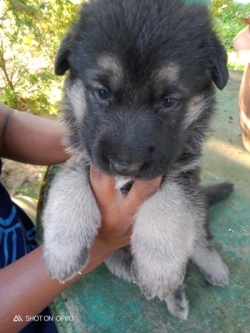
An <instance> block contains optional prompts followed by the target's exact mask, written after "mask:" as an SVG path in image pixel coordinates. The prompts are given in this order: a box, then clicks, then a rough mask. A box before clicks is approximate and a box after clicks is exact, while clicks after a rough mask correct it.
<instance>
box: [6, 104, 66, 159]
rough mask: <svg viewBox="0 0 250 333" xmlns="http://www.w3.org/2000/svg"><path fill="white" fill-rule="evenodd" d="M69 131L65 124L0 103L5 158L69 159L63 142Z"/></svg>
mask: <svg viewBox="0 0 250 333" xmlns="http://www.w3.org/2000/svg"><path fill="white" fill-rule="evenodd" d="M6 120H7V124H6ZM4 126H5V130H4ZM65 134H66V128H65V127H64V126H63V125H62V124H61V123H57V122H56V121H53V120H50V119H46V118H42V117H38V116H34V115H32V114H29V113H27V112H14V111H13V110H11V109H10V108H8V107H7V106H6V105H3V104H0V156H1V157H5V158H10V159H13V160H16V161H19V162H24V163H30V164H38V165H51V164H57V163H62V162H65V161H66V160H67V159H68V158H69V155H68V154H67V153H66V152H65V147H64V146H63V143H62V139H63V137H64V136H65Z"/></svg>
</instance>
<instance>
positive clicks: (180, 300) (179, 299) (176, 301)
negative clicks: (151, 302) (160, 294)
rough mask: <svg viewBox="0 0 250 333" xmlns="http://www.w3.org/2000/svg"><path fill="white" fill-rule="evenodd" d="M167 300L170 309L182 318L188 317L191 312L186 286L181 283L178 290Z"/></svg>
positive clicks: (173, 313)
mask: <svg viewBox="0 0 250 333" xmlns="http://www.w3.org/2000/svg"><path fill="white" fill-rule="evenodd" d="M165 301H166V303H167V307H168V311H169V312H170V313H172V315H174V316H176V317H179V318H180V319H187V317H188V313H189V306H188V299H187V296H186V293H185V290H184V286H183V285H180V286H179V287H178V288H177V289H176V290H174V291H173V292H172V293H171V294H169V295H168V296H167V297H166V298H165Z"/></svg>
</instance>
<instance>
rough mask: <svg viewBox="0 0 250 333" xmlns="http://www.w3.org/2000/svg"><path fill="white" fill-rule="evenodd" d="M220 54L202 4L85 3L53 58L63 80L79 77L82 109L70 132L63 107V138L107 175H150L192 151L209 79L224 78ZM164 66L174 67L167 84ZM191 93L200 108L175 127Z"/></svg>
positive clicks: (209, 99) (205, 114)
mask: <svg viewBox="0 0 250 333" xmlns="http://www.w3.org/2000/svg"><path fill="white" fill-rule="evenodd" d="M105 55H110V57H111V58H112V57H114V58H115V59H114V60H116V61H117V62H118V63H119V66H120V69H121V71H122V73H121V72H119V69H117V68H116V69H115V70H117V72H115V70H114V71H113V70H112V65H111V66H110V69H109V71H110V72H109V71H107V70H104V69H102V68H99V67H98V59H99V58H100V57H101V56H105ZM226 59H227V57H226V53H225V51H224V49H223V47H222V46H221V45H220V43H219V41H218V39H217V37H216V36H215V34H214V32H213V31H212V27H211V19H210V15H209V13H208V11H207V10H206V8H204V7H202V6H197V5H189V6H187V5H186V4H185V2H184V1H172V0H170V1H166V0H159V1H158V0H157V1H156V2H153V3H152V1H150V0H144V1H132V0H128V1H116V0H105V1H92V2H91V3H86V4H85V5H84V6H83V9H82V11H81V16H80V19H79V21H78V22H77V23H76V25H75V26H74V27H73V28H72V30H71V32H70V33H69V34H68V35H67V36H66V38H65V40H64V42H63V43H62V45H61V48H60V50H59V53H58V56H57V59H56V64H55V71H56V74H60V75H62V74H64V73H65V72H66V70H68V69H70V73H69V76H68V79H67V85H72V84H73V83H74V82H75V81H76V80H80V81H81V82H83V84H84V86H85V87H86V91H85V93H86V96H85V100H86V105H87V109H88V110H89V111H88V112H87V113H86V115H85V117H84V118H83V119H82V123H81V124H79V123H77V131H76V130H75V129H76V128H75V124H76V119H74V114H72V112H68V110H67V109H66V110H65V111H66V121H67V122H68V124H69V126H70V127H71V128H72V127H73V130H72V131H71V133H72V135H71V138H70V144H71V145H72V146H73V147H74V148H76V149H78V148H79V147H81V146H82V145H83V144H84V146H85V148H86V149H87V152H88V155H89V157H90V159H91V160H93V161H94V163H96V165H97V166H98V167H99V168H100V169H101V170H102V171H103V172H105V173H109V174H112V175H116V174H117V173H118V174H121V175H126V176H127V175H129V176H133V177H135V178H140V179H151V178H153V177H156V176H157V175H159V174H162V173H164V174H165V173H166V172H167V171H168V170H169V168H170V167H172V165H173V162H175V161H177V159H178V161H179V163H180V164H186V163H187V162H188V163H189V162H190V161H191V160H192V159H194V158H197V156H198V155H199V154H200V148H201V143H202V140H203V137H204V135H205V133H206V128H207V125H208V121H209V119H210V117H211V115H212V113H213V103H214V99H213V95H214V87H213V82H214V83H215V84H216V86H217V87H218V88H220V89H222V88H223V87H224V86H225V84H226V83H227V79H228V72H227V68H226ZM111 61H112V60H111ZM164 66H167V67H168V66H169V68H168V69H167V68H164ZM171 66H177V67H178V70H177V72H178V73H176V77H175V80H174V82H173V80H172V78H171V75H175V74H172V73H171V71H172V70H173V71H174V69H172V68H171ZM161 70H162V71H164V74H161ZM168 71H169V73H168ZM114 76H115V77H114ZM97 83H98V84H97ZM102 90H103V96H99V94H100V92H101V91H102ZM101 93H102V92H101ZM104 94H105V96H104ZM197 94H198V95H201V96H202V98H203V104H204V106H203V108H202V109H203V110H202V112H201V114H200V115H199V117H197V119H196V120H195V121H194V122H192V123H191V124H189V126H187V128H183V127H184V124H183V122H184V120H185V118H186V117H187V114H188V105H189V102H190V99H192V97H194V96H197ZM66 98H67V96H66ZM72 118H73V119H72ZM110 124H111V125H110ZM187 146H188V148H186V147H187ZM190 147H192V149H190Z"/></svg>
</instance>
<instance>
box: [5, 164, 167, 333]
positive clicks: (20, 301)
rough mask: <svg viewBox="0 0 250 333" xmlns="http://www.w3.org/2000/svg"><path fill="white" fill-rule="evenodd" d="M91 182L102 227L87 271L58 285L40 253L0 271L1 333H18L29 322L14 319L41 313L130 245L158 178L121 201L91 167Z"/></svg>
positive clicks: (138, 184) (138, 185)
mask: <svg viewBox="0 0 250 333" xmlns="http://www.w3.org/2000/svg"><path fill="white" fill-rule="evenodd" d="M90 182H91V186H92V190H93V192H94V194H95V197H96V200H97V202H98V205H99V208H100V211H101V215H102V227H101V228H100V230H99V233H98V236H97V237H96V238H95V240H94V242H93V245H92V247H91V249H90V259H89V262H88V265H87V267H86V268H85V269H84V270H82V272H81V273H82V274H81V275H77V276H76V277H75V278H73V279H72V280H69V281H67V282H66V283H65V284H61V283H60V282H58V281H57V280H55V279H51V278H50V277H49V275H48V272H47V268H46V266H45V263H44V260H43V249H42V247H39V248H38V249H36V250H34V251H32V252H31V253H30V254H28V255H27V256H25V257H23V258H21V259H20V260H18V261H17V262H15V263H13V264H11V265H9V266H7V267H6V268H4V269H2V270H1V271H0V299H1V306H0V325H1V326H0V327H1V329H2V330H3V332H9V333H12V332H18V331H19V330H20V329H21V328H22V327H24V326H25V325H26V324H28V322H25V321H23V322H13V318H14V316H15V315H17V314H18V315H20V316H21V317H22V318H23V319H25V317H26V315H30V316H32V315H36V314H38V313H40V312H41V311H42V310H43V308H45V307H46V306H47V305H48V304H49V303H50V302H51V301H53V299H55V298H56V297H57V296H58V295H59V294H61V293H62V292H63V291H64V290H66V289H67V288H68V287H69V286H70V285H72V284H73V283H75V282H76V281H77V280H79V279H80V278H81V277H82V276H84V275H86V274H87V273H89V272H90V271H92V270H93V269H94V268H95V267H97V266H98V265H99V264H101V263H102V262H103V261H104V260H105V259H106V257H107V256H108V255H109V254H110V253H111V252H112V251H114V250H116V249H118V248H120V247H123V246H126V245H128V244H129V243H130V235H131V228H132V227H131V223H132V220H133V216H134V214H135V212H136V210H137V208H138V207H139V206H140V205H141V204H142V203H143V202H144V201H145V200H146V199H148V198H149V197H150V196H152V195H153V194H154V193H155V192H156V190H157V188H158V187H159V185H160V183H161V177H158V178H157V179H155V180H152V181H150V182H139V181H138V182H135V183H134V185H133V186H132V188H131V190H130V192H129V194H128V195H127V196H126V197H125V198H123V197H122V196H121V195H119V193H117V191H116V190H115V188H114V179H113V178H111V177H108V176H105V175H103V174H101V173H100V172H99V171H98V170H97V169H96V168H95V167H93V166H91V172H90Z"/></svg>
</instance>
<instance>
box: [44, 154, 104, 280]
mask: <svg viewBox="0 0 250 333" xmlns="http://www.w3.org/2000/svg"><path fill="white" fill-rule="evenodd" d="M42 221H43V227H44V259H45V263H46V265H47V267H48V271H49V274H50V275H51V277H53V278H56V279H58V280H60V281H62V282H64V281H66V280H68V279H70V278H72V277H73V276H74V275H76V274H77V273H78V272H79V271H80V270H82V269H83V268H84V267H85V266H86V265H87V262H88V250H89V248H90V246H91V244H92V242H93V239H94V237H95V236H96V234H97V231H98V228H99V227H100V223H101V216H100V212H99V209H98V206H97V204H96V201H95V198H94V196H93V193H92V191H91V189H90V185H89V181H88V177H87V174H86V172H85V166H84V164H83V165H82V163H81V161H80V160H77V159H76V160H75V161H73V163H72V165H70V166H69V167H68V168H65V169H63V171H62V172H61V173H60V174H59V175H58V176H57V179H56V180H55V181H54V183H53V184H52V187H51V189H50V192H49V196H48V202H47V205H46V207H45V210H44V212H43V218H42Z"/></svg>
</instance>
